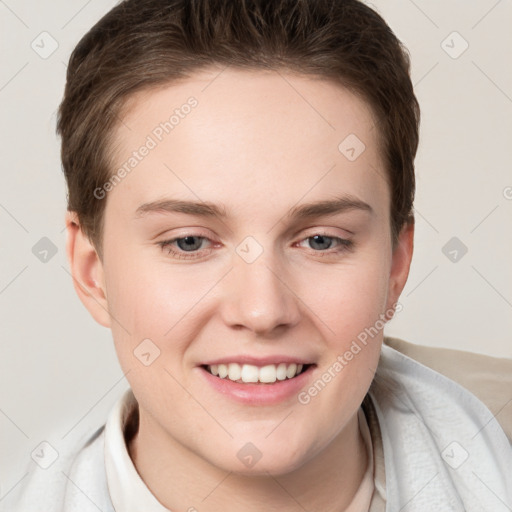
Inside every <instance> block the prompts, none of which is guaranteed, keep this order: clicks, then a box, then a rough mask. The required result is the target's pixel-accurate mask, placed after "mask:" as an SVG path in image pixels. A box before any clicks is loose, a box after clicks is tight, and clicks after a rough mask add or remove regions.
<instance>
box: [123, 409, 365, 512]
mask: <svg viewBox="0 0 512 512" xmlns="http://www.w3.org/2000/svg"><path fill="white" fill-rule="evenodd" d="M163 447H164V448H163ZM128 452H129V454H130V457H131V459H132V461H133V463H134V465H135V467H136V469H137V472H138V473H139V475H140V476H141V478H142V480H143V481H144V483H145V484H146V486H147V487H148V488H149V490H150V491H151V492H152V493H153V495H154V496H155V497H156V498H157V499H158V501H160V503H162V505H163V506H165V507H166V508H168V509H169V510H195V508H194V507H196V508H197V510H200V511H201V512H231V511H238V510H244V511H247V512H259V511H261V504H262V503H265V510H267V511H269V512H274V511H276V512H277V511H279V512H292V511H294V512H296V511H297V510H298V509H302V510H322V511H325V512H339V511H340V510H345V508H346V507H347V506H348V505H349V504H350V503H351V501H352V499H353V497H354V495H355V493H356V492H357V489H358V488H359V485H360V484H361V481H362V479H363V476H364V473H365V471H366V469H367V465H368V455H367V453H366V447H365V444H364V440H363V439H362V436H361V433H360V430H359V424H358V417H357V413H356V414H355V415H354V416H353V417H352V418H351V419H350V421H349V422H348V423H347V425H346V427H345V428H344V429H343V430H342V431H341V432H340V433H339V434H338V435H337V436H336V437H335V438H334V439H333V441H332V442H331V443H330V444H329V445H328V446H327V447H326V448H325V449H324V450H323V451H321V452H320V453H318V454H317V455H315V457H313V458H312V459H310V460H308V461H307V462H306V463H304V464H303V465H302V466H301V467H299V468H297V469H295V470H294V471H292V472H290V473H287V474H284V475H279V476H273V475H270V474H269V473H268V474H267V475H258V476H247V475H242V474H238V473H234V472H227V471H224V470H223V469H220V468H218V467H216V466H214V465H212V464H210V463H209V462H208V461H206V460H205V459H203V458H202V457H199V456H198V455H197V453H194V452H191V451H190V450H188V449H187V448H186V447H183V445H181V444H180V443H178V442H177V441H176V440H174V439H171V438H170V437H169V435H168V433H166V432H164V431H162V430H160V429H159V428H155V427H154V426H153V424H152V423H149V422H147V421H145V420H144V415H142V417H141V421H140V423H139V429H138V432H137V433H136V434H135V435H134V437H133V438H132V440H131V442H129V444H128Z"/></svg>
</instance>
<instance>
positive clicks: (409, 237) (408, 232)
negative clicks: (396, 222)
mask: <svg viewBox="0 0 512 512" xmlns="http://www.w3.org/2000/svg"><path fill="white" fill-rule="evenodd" d="M413 249H414V219H413V220H412V221H411V222H408V223H406V224H405V225H404V226H403V227H402V229H401V231H400V235H399V237H398V242H397V245H396V247H395V249H394V250H393V255H392V257H391V269H390V275H389V285H388V297H387V305H386V311H389V310H392V309H393V305H394V304H396V302H398V299H399V297H400V294H401V293H402V290H403V289H404V286H405V283H406V282H407V277H408V276H409V268H410V266H411V260H412V253H413Z"/></svg>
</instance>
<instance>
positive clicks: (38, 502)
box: [0, 425, 114, 512]
mask: <svg viewBox="0 0 512 512" xmlns="http://www.w3.org/2000/svg"><path fill="white" fill-rule="evenodd" d="M104 428H105V426H104V425H103V426H101V427H100V428H98V429H97V430H95V431H94V432H93V433H92V434H91V432H90V431H89V432H88V433H87V434H85V435H84V436H82V437H81V439H80V440H79V441H76V440H75V442H73V443H67V444H63V445H61V446H58V447H57V449H53V448H52V450H53V451H52V453H53V454H54V455H53V456H55V455H57V457H56V459H55V461H52V462H51V464H49V465H46V464H43V465H38V464H37V463H36V462H35V461H33V460H31V461H30V463H29V464H28V465H27V467H26V473H25V476H24V477H23V478H22V480H21V481H20V482H19V484H18V485H17V486H16V488H15V489H12V491H11V492H9V494H8V495H6V496H5V497H4V498H5V501H4V500H2V503H1V505H2V507H1V508H0V510H1V511H2V512H3V511H5V512H40V511H41V510H44V511H45V512H75V511H78V510H80V512H89V511H91V512H92V511H93V510H94V511H95V512H97V510H98V508H99V509H100V510H102V511H104V512H113V510H114V509H113V508H112V507H111V503H110V498H109V495H108V489H107V483H106V478H105V474H104V473H105V469H104V464H103V457H104V455H103V454H104ZM43 456H44V453H43Z"/></svg>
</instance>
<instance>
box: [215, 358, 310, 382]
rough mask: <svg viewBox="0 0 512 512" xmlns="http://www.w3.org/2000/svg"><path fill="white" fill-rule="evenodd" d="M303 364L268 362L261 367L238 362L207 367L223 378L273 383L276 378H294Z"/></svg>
mask: <svg viewBox="0 0 512 512" xmlns="http://www.w3.org/2000/svg"><path fill="white" fill-rule="evenodd" d="M302 368H303V365H302V364H299V365H297V364H295V363H291V364H286V363H280V364H279V365H275V364H268V365H266V366H262V367H261V368H259V367H258V366H254V365H252V364H244V365H240V364H238V363H229V364H212V365H211V366H207V369H208V370H209V371H210V373H212V374H213V375H217V376H219V377H220V378H221V379H224V378H228V379H229V380H232V381H242V382H263V383H268V384H270V383H273V382H276V380H285V379H292V378H293V377H295V376H296V375H297V374H299V373H300V372H301V371H302Z"/></svg>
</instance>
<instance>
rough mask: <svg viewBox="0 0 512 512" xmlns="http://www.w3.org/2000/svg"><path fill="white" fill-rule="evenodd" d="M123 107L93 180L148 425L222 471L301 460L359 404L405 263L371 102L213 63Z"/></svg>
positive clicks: (109, 289)
mask: <svg viewBox="0 0 512 512" xmlns="http://www.w3.org/2000/svg"><path fill="white" fill-rule="evenodd" d="M172 116H174V117H172ZM122 121H123V122H122V123H120V125H119V127H118V129H117V131H116V133H115V138H114V143H113V145H112V150H113V158H114V166H113V169H114V170H115V172H116V173H117V178H116V179H113V180H111V181H110V182H109V183H108V184H106V186H105V187H104V188H102V189H101V190H100V191H96V195H97V196H98V197H99V196H102V195H104V197H103V198H100V199H98V200H104V201H106V209H105V218H104V231H103V261H102V262H101V265H100V269H101V273H100V276H101V284H102V286H103V288H104V292H105V303H106V304H107V307H108V311H109V313H110V315H109V317H108V319H103V320H102V322H103V323H104V324H105V325H108V326H110V327H111V329H112V333H113V338H114V343H115V348H116V351H117V354H118V357H119V361H120V364H121V367H122V369H123V371H124V372H125V373H127V374H126V378H127V380H128V381H129V383H130V385H131V387H132V389H133V392H134V394H135V396H136V398H137V400H138V403H139V408H140V415H141V422H144V424H145V426H146V428H147V431H150V432H152V435H153V436H154V439H159V440H160V441H161V442H165V443H167V445H168V446H173V447H179V448H180V449H183V448H184V449H186V450H188V451H190V452H191V453H193V454H195V456H198V457H200V458H202V459H203V460H205V461H207V462H208V463H211V464H213V465H215V466H216V467H219V468H223V469H224V470H226V471H238V472H247V473H251V474H258V473H263V472H265V471H269V472H271V473H273V474H284V473H287V472H289V471H292V470H293V469H295V468H298V467H300V466H302V465H303V464H305V462H306V461H308V460H311V459H313V458H314V457H315V456H317V455H318V454H319V453H321V452H322V451H323V450H325V449H326V448H328V446H329V444H330V443H331V442H332V441H333V439H335V438H336V436H338V435H340V433H342V432H343V430H344V429H345V428H346V426H347V425H348V424H349V422H350V421H351V420H352V419H353V418H354V417H355V415H356V413H357V410H358V408H359V406H360V404H361V402H362V400H363V398H364V396H365V394H366V392H367V390H368V388H369V386H370V384H371V381H372V378H373V374H374V370H375V368H376V366H377V363H378V358H379V354H380V346H381V342H382V326H383V323H384V322H383V318H384V314H385V313H386V312H387V311H389V309H390V308H391V306H392V305H393V303H394V302H395V301H396V300H397V299H398V295H399V293H400V291H401V289H402V287H403V284H404V283H405V276H404V274H406V270H407V268H406V267H408V261H407V258H405V259H404V258H401V259H400V258H399V256H396V254H398V253H399V251H400V249H398V251H397V252H396V254H395V253H393V251H392V247H391V235H390V213H389V211H390V193H389V188H388V185H387V183H386V179H385V170H384V167H383V161H382V159H381V154H380V150H379V148H378V144H377V129H376V127H375V125H374V118H373V116H372V113H371V111H370V109H369V107H368V106H367V105H366V104H365V103H364V102H363V101H362V100H360V99H358V98H357V97H356V96H354V95H352V94H351V93H349V92H348V91H347V90H345V89H343V88H342V87H340V86H338V85H335V84H333V83H330V82H327V81H325V80H320V79H314V78H311V77H305V76H298V75H291V74H285V73H280V74H278V73H276V72H266V71H253V72H249V71H237V70H229V69H227V70H225V71H224V72H222V73H220V74H219V70H208V71H202V72H201V73H197V74H196V75H194V76H193V78H190V79H187V80H186V81H183V82H180V83H174V84H172V85H169V86H168V87H165V88H160V89H158V90H152V91H145V92H141V93H138V94H136V95H135V96H133V97H132V98H130V100H129V102H128V103H127V105H126V109H125V110H124V112H123V114H122ZM166 123H167V124H166ZM363 145H364V146H363ZM143 147H145V148H146V149H143ZM120 169H124V171H125V172H122V171H119V170H120ZM192 203H193V204H192ZM394 254H395V256H394ZM398 259H400V261H398ZM404 261H405V263H404ZM404 269H405V270H404ZM91 307H94V306H91ZM97 318H98V316H97ZM376 325H377V327H378V331H379V332H378V333H377V334H374V335H373V337H372V336H368V335H366V338H367V339H366V343H363V342H362V341H361V340H362V339H363V338H364V337H365V336H364V334H362V333H364V332H365V329H367V330H366V332H368V329H369V328H370V327H372V326H376ZM354 343H355V345H354ZM356 346H358V347H359V350H358V349H357V348H356ZM350 354H351V355H350ZM237 363H238V364H237ZM294 364H295V365H297V366H296V367H295V368H294ZM224 365H225V366H224ZM244 365H245V366H244ZM299 365H302V372H303V373H300V374H299V375H297V376H295V377H293V375H295V372H296V371H297V370H298V369H301V367H300V366H299ZM255 367H256V368H255ZM263 367H266V368H265V369H262V368H263ZM211 371H213V373H219V372H220V374H221V375H220V376H219V375H217V376H214V375H213V374H212V373H211ZM226 371H227V372H228V376H227V377H224V378H221V377H222V375H223V374H224V373H225V372H226ZM240 371H241V372H242V373H241V374H240ZM286 372H288V374H287V375H288V376H287V377H286V378H285V373H286ZM329 376H330V377H329ZM230 377H231V379H230ZM241 377H243V378H244V379H245V380H254V379H260V380H269V381H272V380H274V381H275V382H274V383H272V382H264V383H262V382H240V381H239V382H234V381H235V380H239V379H240V378H241ZM289 377H291V378H289ZM281 379H284V380H281ZM249 443H252V444H249ZM244 450H245V451H244ZM258 453H259V454H260V455H258ZM247 455H249V456H256V457H258V456H261V459H260V460H259V461H258V463H257V464H256V465H254V467H251V465H250V464H247V463H244V460H245V461H246V460H248V459H247V458H246V459H244V457H246V456H247Z"/></svg>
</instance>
